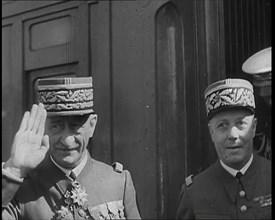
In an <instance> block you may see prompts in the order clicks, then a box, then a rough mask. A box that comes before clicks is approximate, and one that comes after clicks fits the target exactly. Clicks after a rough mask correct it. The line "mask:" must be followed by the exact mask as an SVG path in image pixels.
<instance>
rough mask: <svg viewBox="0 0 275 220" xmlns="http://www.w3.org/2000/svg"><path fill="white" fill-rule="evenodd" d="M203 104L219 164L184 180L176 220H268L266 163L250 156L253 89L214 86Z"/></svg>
mask: <svg viewBox="0 0 275 220" xmlns="http://www.w3.org/2000/svg"><path fill="white" fill-rule="evenodd" d="M205 102H206V110H207V117H208V120H209V123H208V127H209V131H210V135H211V138H212V141H213V143H214V146H215V149H216V152H217V155H218V160H217V162H216V163H215V164H213V165H212V166H210V167H209V168H208V169H206V170H205V171H203V172H202V173H200V174H199V175H197V176H195V177H194V178H193V179H192V176H191V177H187V178H186V184H185V185H184V186H183V188H182V192H181V202H180V205H179V208H178V212H177V219H271V162H270V161H269V160H266V159H265V158H263V157H260V156H258V155H257V154H255V153H253V137H254V135H255V130H256V124H257V119H256V118H255V117H254V111H255V101H254V95H253V87H252V85H251V84H250V83H249V82H248V81H246V80H242V79H226V80H221V81H218V82H215V83H213V84H211V85H210V86H208V87H207V89H206V91H205Z"/></svg>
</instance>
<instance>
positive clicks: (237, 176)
mask: <svg viewBox="0 0 275 220" xmlns="http://www.w3.org/2000/svg"><path fill="white" fill-rule="evenodd" d="M242 175H243V174H242V173H241V172H240V171H239V172H238V173H237V174H236V178H237V179H238V180H239V181H241V177H242Z"/></svg>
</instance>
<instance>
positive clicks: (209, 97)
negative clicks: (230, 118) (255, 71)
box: [204, 79, 255, 120]
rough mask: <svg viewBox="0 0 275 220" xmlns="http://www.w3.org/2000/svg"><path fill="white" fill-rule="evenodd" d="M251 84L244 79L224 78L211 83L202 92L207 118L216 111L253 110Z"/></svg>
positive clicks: (253, 102) (252, 111)
mask: <svg viewBox="0 0 275 220" xmlns="http://www.w3.org/2000/svg"><path fill="white" fill-rule="evenodd" d="M253 93H254V91H253V86H252V85H251V83H250V82H248V81H247V80H244V79H225V80H220V81H217V82H214V83H212V84H211V85H209V86H208V87H207V88H206V90H205V92H204V99H205V105H206V113H207V118H208V119H209V120H210V119H211V118H212V117H213V116H214V115H215V114H217V113H218V112H221V111H224V110H229V109H233V108H242V109H246V110H248V111H250V112H251V113H252V114H254V112H255V99H254V94H253Z"/></svg>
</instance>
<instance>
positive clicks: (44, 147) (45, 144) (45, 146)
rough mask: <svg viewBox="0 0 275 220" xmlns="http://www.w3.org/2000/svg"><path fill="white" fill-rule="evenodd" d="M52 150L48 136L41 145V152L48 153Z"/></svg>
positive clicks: (45, 136)
mask: <svg viewBox="0 0 275 220" xmlns="http://www.w3.org/2000/svg"><path fill="white" fill-rule="evenodd" d="M49 148H50V140H49V136H48V135H44V137H43V139H42V144H41V150H43V151H46V152H47V151H48V150H49Z"/></svg>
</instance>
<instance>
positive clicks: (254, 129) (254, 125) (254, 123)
mask: <svg viewBox="0 0 275 220" xmlns="http://www.w3.org/2000/svg"><path fill="white" fill-rule="evenodd" d="M257 122H258V119H257V118H253V124H252V129H253V137H255V134H256V128H257Z"/></svg>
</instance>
